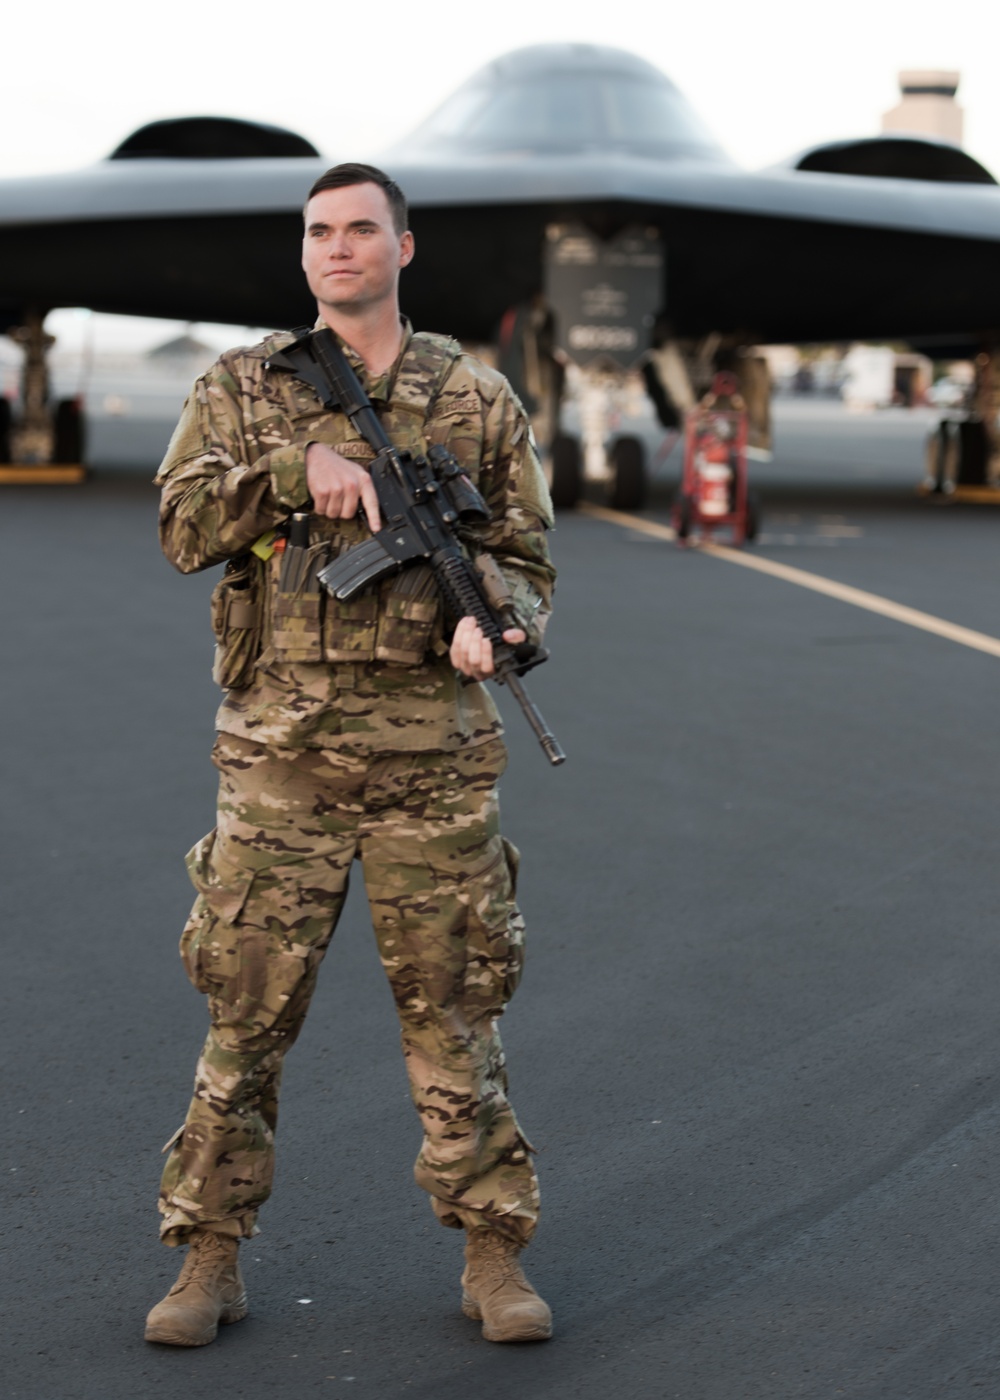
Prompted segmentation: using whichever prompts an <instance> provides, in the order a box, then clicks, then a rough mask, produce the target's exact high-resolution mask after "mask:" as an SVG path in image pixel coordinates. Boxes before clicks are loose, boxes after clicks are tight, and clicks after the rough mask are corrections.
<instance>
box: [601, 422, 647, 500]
mask: <svg viewBox="0 0 1000 1400" xmlns="http://www.w3.org/2000/svg"><path fill="white" fill-rule="evenodd" d="M611 468H612V477H611V491H610V496H609V505H610V506H611V509H612V510H642V508H643V506H644V505H645V504H646V494H647V482H646V452H645V448H644V447H643V445H642V440H641V438H637V437H620V438H616V439H615V441H614V443H612V446H611Z"/></svg>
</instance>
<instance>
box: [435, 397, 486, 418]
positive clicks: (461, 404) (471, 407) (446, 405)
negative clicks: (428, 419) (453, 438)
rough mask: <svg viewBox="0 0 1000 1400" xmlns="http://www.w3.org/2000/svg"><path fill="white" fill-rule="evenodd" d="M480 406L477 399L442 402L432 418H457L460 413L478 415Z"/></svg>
mask: <svg viewBox="0 0 1000 1400" xmlns="http://www.w3.org/2000/svg"><path fill="white" fill-rule="evenodd" d="M482 406H483V405H482V400H481V399H478V398H471V399H452V400H451V401H450V402H449V401H448V400H444V401H442V402H441V403H439V404H438V405H437V407H436V409H435V412H434V417H435V418H450V417H451V416H452V415H453V414H454V415H455V416H456V417H457V416H458V414H460V413H461V414H470V413H472V414H478V413H479V412H480V410H481V409H482Z"/></svg>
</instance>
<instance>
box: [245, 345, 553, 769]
mask: <svg viewBox="0 0 1000 1400" xmlns="http://www.w3.org/2000/svg"><path fill="white" fill-rule="evenodd" d="M270 363H271V364H272V365H274V366H275V367H276V368H279V369H291V370H293V371H294V372H295V373H296V374H297V375H298V377H299V378H300V379H304V380H305V381H306V383H307V384H310V385H312V387H313V388H314V389H315V390H316V392H317V393H318V394H319V397H320V399H321V401H322V403H323V404H324V406H325V407H326V408H328V409H331V410H333V411H334V412H340V413H345V414H346V415H347V417H348V418H349V419H350V420H351V423H352V424H353V425H354V428H355V429H356V430H357V432H359V433H360V434H361V436H362V437H363V438H364V439H365V441H366V442H367V443H368V444H369V446H370V447H371V448H372V450H373V451H374V453H375V460H374V461H373V462H372V464H371V477H372V482H373V483H374V486H375V491H376V494H377V495H378V502H379V509H380V510H381V513H382V519H383V522H384V523H383V526H382V528H381V529H380V530H379V531H378V533H377V534H374V535H372V537H371V539H370V540H365V541H364V542H363V543H362V544H358V545H354V546H352V548H350V549H348V550H345V551H344V553H343V554H341V555H339V556H338V557H337V558H336V559H335V560H334V561H333V562H332V563H331V564H327V566H326V567H325V568H323V569H321V570H320V572H319V575H318V578H319V581H320V583H321V584H322V585H323V587H324V588H325V589H326V590H327V592H328V593H330V594H331V595H332V596H333V597H334V598H336V599H338V600H339V601H340V602H345V601H346V600H347V599H349V598H353V597H354V596H355V594H356V593H360V592H361V590H362V589H363V588H367V587H368V586H369V585H370V584H372V583H376V582H377V581H378V580H379V579H381V578H384V577H386V576H387V575H388V574H391V573H396V572H398V571H399V570H400V569H406V568H410V567H412V566H413V565H415V564H426V565H427V566H428V567H429V568H430V570H431V572H432V573H433V575H434V581H435V583H436V584H437V586H438V589H439V591H440V593H441V596H442V598H443V599H444V604H445V608H446V609H447V611H448V612H449V613H450V614H451V615H452V617H453V618H454V619H455V621H458V619H459V618H463V617H473V618H475V620H476V622H477V623H478V624H479V626H480V628H481V629H482V632H483V635H484V636H485V637H486V638H487V640H488V641H489V642H490V643H491V644H492V646H493V665H494V672H493V679H494V680H495V681H496V682H497V684H498V685H505V686H506V687H507V689H508V690H509V691H510V693H511V695H513V697H514V699H515V700H516V701H517V703H518V704H519V705H520V707H521V709H522V710H523V711H524V715H525V718H526V719H527V721H528V723H529V724H530V725H531V728H532V730H533V731H534V733H535V736H536V737H537V739H538V742H539V743H540V744H541V746H542V748H543V750H544V751H545V755H546V757H547V758H548V760H549V762H550V763H551V764H553V765H555V764H559V763H563V762H564V761H565V758H566V755H565V753H564V752H563V750H562V749H561V748H560V746H559V743H558V740H557V739H556V738H555V735H554V734H553V733H552V731H551V730H550V729H549V727H548V725H547V724H546V722H545V720H544V719H543V717H542V715H541V712H540V711H539V709H538V707H537V705H535V704H534V703H533V701H532V700H531V699H530V697H529V696H528V693H527V691H526V690H525V688H524V686H523V684H522V682H521V679H520V678H521V676H522V675H523V674H524V673H525V672H526V671H529V670H530V669H531V668H532V666H538V665H540V664H541V663H542V662H543V661H546V660H547V659H548V655H549V653H548V652H547V651H546V650H545V649H544V648H543V647H539V646H535V645H534V644H533V643H531V642H519V643H517V644H516V645H515V644H512V643H510V642H505V641H504V639H503V633H504V632H505V631H507V630H508V629H510V628H514V627H517V628H523V625H524V624H523V623H522V622H521V619H520V618H519V617H518V615H517V612H516V611H515V608H514V601H513V598H512V597H511V593H510V589H509V587H508V585H507V582H506V580H505V579H504V576H503V573H502V572H501V570H500V568H499V567H498V565H497V563H496V561H495V560H494V559H493V558H492V557H491V556H490V555H488V554H485V553H483V554H479V555H477V556H476V557H475V559H472V560H470V558H469V556H468V554H467V553H466V551H465V547H464V545H463V543H462V539H461V536H460V534H459V527H461V526H474V525H486V524H488V523H489V519H490V512H489V508H488V507H487V505H486V502H485V501H484V500H483V498H482V496H481V495H480V493H479V491H478V490H477V489H476V487H475V486H474V485H473V484H472V482H471V481H470V480H469V478H468V477H467V476H466V475H465V473H464V472H463V471H462V468H461V467H460V465H459V463H458V461H457V460H456V459H455V457H454V456H453V454H452V453H450V452H449V451H448V450H447V449H446V448H444V447H438V446H435V447H432V448H430V450H429V451H428V453H427V456H426V457H415V456H413V455H412V454H411V453H410V452H407V451H405V450H403V449H401V448H397V447H394V446H393V444H392V443H391V442H390V441H389V439H388V437H387V436H386V433H385V429H384V428H383V427H382V424H381V422H380V421H379V418H378V415H377V414H376V412H375V409H374V408H373V407H372V403H371V400H370V399H369V397H368V395H367V394H366V393H365V391H364V389H363V388H362V387H361V384H360V382H359V380H358V377H357V375H356V374H355V373H354V370H353V369H352V368H351V366H350V364H349V362H348V360H347V358H346V356H345V355H344V352H343V351H342V350H341V348H340V346H339V345H338V343H337V340H336V338H335V336H334V335H333V333H332V332H331V331H329V330H326V329H324V330H320V331H316V332H314V333H313V334H312V335H310V336H308V337H303V339H301V340H299V341H297V342H296V343H295V344H294V345H290V346H288V348H287V349H285V350H283V351H281V352H279V353H278V354H276V355H272V357H271V361H270Z"/></svg>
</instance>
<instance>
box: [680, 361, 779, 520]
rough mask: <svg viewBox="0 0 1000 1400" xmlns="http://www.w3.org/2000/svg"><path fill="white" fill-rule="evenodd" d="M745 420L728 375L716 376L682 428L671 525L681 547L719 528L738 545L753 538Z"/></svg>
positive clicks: (756, 513) (755, 516) (756, 510)
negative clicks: (680, 469) (678, 479)
mask: <svg viewBox="0 0 1000 1400" xmlns="http://www.w3.org/2000/svg"><path fill="white" fill-rule="evenodd" d="M748 427H749V419H748V416H747V410H746V405H745V403H744V402H743V399H742V398H741V396H740V392H739V381H738V380H737V378H736V376H735V375H734V374H728V373H722V374H717V375H716V376H715V378H714V379H713V381H712V387H711V389H710V391H709V392H708V393H707V394H706V395H705V397H704V398H703V399H702V400H701V402H700V403H699V404H698V405H697V407H696V408H693V409H691V411H690V412H689V413H688V415H687V418H686V421H685V424H684V471H683V475H682V476H681V485H680V490H679V492H678V493H677V497H676V499H675V501H674V506H673V510H672V512H671V521H672V524H673V527H674V530H675V531H676V532H677V538H678V540H680V541H681V542H682V543H687V542H689V541H690V540H691V539H692V537H693V536H695V535H698V536H700V537H701V538H702V539H710V538H711V536H712V534H713V532H714V531H715V530H717V529H719V528H720V527H722V526H728V527H729V528H730V529H731V530H732V532H733V533H732V542H733V544H734V545H737V546H740V545H743V544H746V543H747V541H749V540H754V539H756V537H757V532H758V530H759V528H760V506H759V502H758V499H757V496H756V493H755V492H753V491H751V490H750V487H749V484H748V481H747V431H748Z"/></svg>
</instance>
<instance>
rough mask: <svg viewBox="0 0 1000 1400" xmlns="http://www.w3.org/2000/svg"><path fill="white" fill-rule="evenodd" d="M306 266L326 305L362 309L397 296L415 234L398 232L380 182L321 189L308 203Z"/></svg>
mask: <svg viewBox="0 0 1000 1400" xmlns="http://www.w3.org/2000/svg"><path fill="white" fill-rule="evenodd" d="M305 219H306V230H305V237H304V238H303V241H302V267H303V270H304V272H305V274H306V280H307V282H308V283H309V290H310V291H311V292H312V294H313V295H314V296H315V298H316V300H317V301H318V302H319V305H320V308H321V309H322V308H323V307H324V306H328V307H330V308H331V309H332V310H340V311H347V312H358V311H362V310H364V309H366V308H368V307H371V306H375V305H377V304H378V303H379V302H383V301H386V300H387V299H394V298H395V295H396V283H397V280H398V278H399V272H400V269H401V268H404V267H405V266H406V265H407V263H408V262H409V261H410V259H411V258H412V257H413V234H412V233H409V232H406V233H403V234H398V233H397V232H396V230H395V229H394V228H393V224H392V211H391V209H390V208H389V201H388V200H387V199H386V196H385V191H384V190H382V189H380V188H379V186H378V185H373V184H364V185H344V186H343V187H341V188H340V189H335V190H321V191H320V193H319V194H316V195H313V197H312V199H311V200H310V201H309V203H308V204H307V205H306V214H305Z"/></svg>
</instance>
